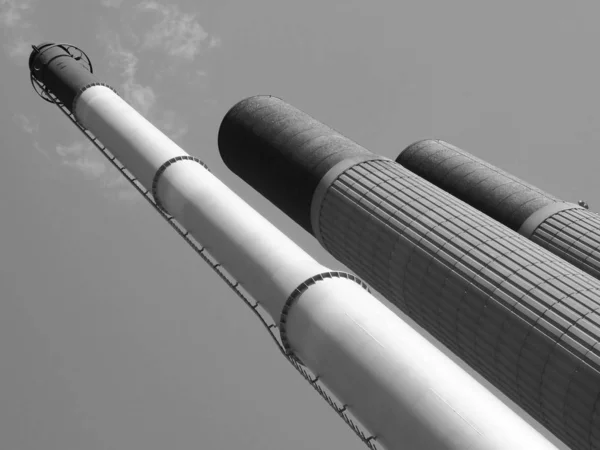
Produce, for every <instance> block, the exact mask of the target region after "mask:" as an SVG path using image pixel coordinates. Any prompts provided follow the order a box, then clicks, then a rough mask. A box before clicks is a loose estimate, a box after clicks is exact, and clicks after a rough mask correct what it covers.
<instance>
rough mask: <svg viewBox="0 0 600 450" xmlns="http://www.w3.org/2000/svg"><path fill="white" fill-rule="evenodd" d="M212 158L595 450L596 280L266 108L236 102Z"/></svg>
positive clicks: (282, 109)
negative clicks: (216, 157)
mask: <svg viewBox="0 0 600 450" xmlns="http://www.w3.org/2000/svg"><path fill="white" fill-rule="evenodd" d="M219 150H220V152H221V156H222V158H223V160H224V161H225V163H226V164H227V166H228V167H229V168H231V170H233V171H234V172H235V173H236V174H238V175H239V176H240V177H241V178H243V179H244V180H246V182H248V183H249V184H250V185H251V186H253V187H254V188H255V189H257V190H258V191H259V192H260V193H261V194H263V195H264V196H265V197H267V198H268V199H270V200H271V201H272V202H273V203H274V204H275V205H277V206H278V207H279V208H280V209H281V210H283V211H285V212H286V213H287V214H288V215H289V216H290V217H291V218H292V219H294V220H295V221H296V222H297V223H298V224H300V225H301V226H302V227H304V228H305V229H306V230H307V231H309V232H311V233H312V234H313V235H314V236H315V237H316V238H317V239H318V240H319V241H320V242H321V244H322V245H323V246H324V247H325V248H326V249H327V250H328V251H329V252H330V253H331V254H332V255H333V256H335V257H336V258H337V259H338V260H339V261H341V262H343V263H344V264H346V265H347V266H348V267H350V268H351V269H352V270H354V271H355V272H356V273H357V274H358V275H359V276H361V277H362V278H363V279H365V280H366V281H367V282H369V283H370V284H371V285H372V286H373V287H375V288H376V289H377V290H379V291H380V292H381V293H382V294H383V295H384V296H385V297H386V298H388V299H389V300H390V301H392V302H393V303H395V304H396V305H397V306H398V307H399V308H400V309H402V310H403V311H404V312H406V313H407V314H408V315H409V316H410V317H412V318H413V319H414V320H416V321H417V322H418V323H419V324H420V325H422V326H423V327H424V328H425V329H427V330H428V331H429V332H430V333H431V334H433V335H434V336H435V337H436V338H437V339H439V340H440V341H441V342H442V343H444V344H445V345H446V346H447V347H448V348H450V349H451V350H452V351H453V352H454V353H455V354H457V355H458V356H460V357H461V358H462V359H463V360H464V361H466V362H467V363H468V364H470V365H471V366H472V367H473V368H474V369H476V370H477V371H478V372H479V373H481V374H482V375H483V376H484V377H486V378H487V379H488V380H489V381H490V382H492V383H493V384H494V385H495V386H497V387H498V388H499V389H500V390H501V391H502V392H504V393H505V394H507V395H508V396H509V397H510V398H512V399H513V400H514V401H515V402H516V403H517V404H519V405H521V406H522V407H523V408H524V409H525V410H527V411H528V412H529V413H530V414H532V415H533V417H535V418H536V419H537V420H538V421H540V422H541V423H542V424H544V425H545V426H546V427H547V428H548V429H549V430H550V431H552V432H553V433H554V434H555V435H557V436H558V437H560V438H561V439H562V440H563V441H564V442H566V443H567V444H568V445H570V446H571V447H572V448H573V449H575V450H583V449H599V448H600V402H599V398H600V343H599V338H600V328H599V326H598V325H599V324H600V316H599V314H598V310H599V309H600V282H598V281H597V280H595V279H594V278H592V277H590V276H589V275H587V274H585V273H583V272H581V271H580V270H579V269H577V268H576V267H574V266H573V265H571V264H569V263H567V262H565V261H564V260H562V259H560V258H558V257H557V256H555V255H553V254H551V253H549V252H548V251H546V250H544V249H542V248H541V247H539V246H538V245H536V244H534V243H532V242H531V241H529V240H527V239H526V238H524V237H523V236H521V235H519V234H517V233H516V232H514V231H513V230H511V229H509V228H508V227H505V226H504V225H502V224H500V223H499V222H497V221H495V220H493V219H491V218H489V217H488V216H486V215H484V214H483V213H481V212H479V211H477V210H476V209H475V208H472V207H471V206H469V205H467V204H465V203H463V202H462V201H460V200H458V199H457V198H456V197H454V196H452V195H450V194H448V193H446V192H444V191H443V190H441V189H439V188H437V187H435V186H434V185H432V184H431V183H429V182H427V181H426V180H424V179H422V178H421V177H419V176H417V175H415V174H414V173H412V172H410V171H409V170H407V169H405V168H403V167H402V166H400V165H399V164H396V163H395V162H394V161H393V160H390V159H387V158H383V157H381V156H378V155H375V154H373V153H371V152H369V151H368V150H366V149H364V148H362V147H360V146H359V145H358V144H356V143H354V142H352V141H351V140H349V139H347V138H345V137H344V136H342V135H340V134H339V133H337V132H335V131H333V130H331V129H330V128H328V127H326V126H325V125H323V124H321V123H319V122H318V121H316V120H314V119H313V118H311V117H310V116H308V115H307V114H305V113H303V112H302V111H299V110H298V109H296V108H294V107H292V106H290V105H288V104H286V103H285V102H283V101H282V100H279V99H277V98H273V97H265V96H261V97H252V98H249V99H246V100H244V101H242V102H240V103H238V104H237V105H235V106H234V107H233V108H232V109H231V110H230V111H229V112H228V113H227V115H226V116H225V118H224V119H223V122H222V124H221V129H220V131H219ZM399 344H400V345H403V343H399ZM431 370H433V371H435V370H437V368H436V367H435V366H432V367H431Z"/></svg>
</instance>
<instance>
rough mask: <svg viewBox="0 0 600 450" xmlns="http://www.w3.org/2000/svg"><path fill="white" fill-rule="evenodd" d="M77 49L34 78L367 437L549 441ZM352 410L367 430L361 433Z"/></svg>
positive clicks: (428, 447) (60, 52) (487, 446)
mask: <svg viewBox="0 0 600 450" xmlns="http://www.w3.org/2000/svg"><path fill="white" fill-rule="evenodd" d="M75 54H76V52H75V51H73V47H72V46H65V45H53V44H43V45H41V46H39V47H36V48H34V51H33V53H32V55H31V58H30V69H31V73H32V82H33V83H34V86H37V88H38V89H41V91H39V92H40V93H41V94H42V95H43V96H44V98H46V99H47V100H49V101H51V102H53V103H54V102H55V103H57V104H58V106H59V107H60V108H61V109H63V112H64V110H65V109H66V110H68V111H70V113H72V116H70V117H71V118H72V119H73V120H74V121H75V123H76V125H77V126H78V127H82V129H83V130H85V132H86V134H87V133H88V132H91V133H93V136H94V138H95V139H98V140H99V141H100V142H101V143H102V144H104V146H106V147H107V148H108V149H109V150H110V152H111V153H112V155H113V156H114V157H116V159H117V160H119V161H121V162H122V163H124V164H125V167H126V168H127V170H128V171H129V172H130V173H131V174H132V175H133V176H134V177H135V180H136V182H137V183H140V184H141V185H142V186H143V187H144V188H145V191H144V195H145V196H146V195H150V193H151V196H152V198H153V205H154V206H155V207H156V208H157V209H158V210H159V211H160V212H161V213H163V212H165V213H166V214H167V218H168V220H169V222H171V223H172V222H173V221H176V222H177V223H178V224H179V225H178V227H179V226H180V227H182V228H183V231H185V233H183V232H182V230H181V228H177V229H178V231H180V233H181V234H182V235H183V236H187V235H191V236H193V237H194V238H195V240H196V241H197V242H199V243H202V245H204V246H206V247H202V249H201V250H199V253H201V254H202V255H203V254H204V252H205V251H206V248H208V252H210V254H211V255H212V256H213V257H214V259H216V260H217V261H218V264H215V265H214V266H213V268H215V269H216V267H217V266H222V267H224V268H225V269H226V270H227V274H226V275H227V277H225V276H224V278H225V280H226V281H227V282H228V283H229V285H230V287H232V288H233V289H234V290H236V292H237V293H238V294H239V293H240V291H239V290H238V286H241V287H242V288H241V289H243V290H244V291H245V293H249V294H250V295H251V296H252V298H253V299H254V300H255V301H256V303H255V304H254V303H253V302H249V305H250V306H251V307H252V308H253V310H255V311H256V310H257V309H259V306H260V307H261V308H260V309H261V310H263V311H265V312H266V314H267V315H268V316H270V319H269V318H268V317H263V316H262V315H261V319H262V320H263V323H264V324H265V326H267V327H268V329H269V330H272V329H273V328H275V327H276V326H278V328H279V339H280V342H279V341H278V345H279V346H280V349H281V351H282V352H283V353H284V354H285V355H286V357H287V358H288V359H289V360H290V362H291V363H292V364H293V365H294V367H295V368H296V369H297V370H298V371H299V372H300V373H302V374H303V375H304V376H305V377H306V378H307V379H308V380H309V382H310V383H311V385H312V386H313V387H315V389H317V391H318V392H319V393H321V395H322V396H323V397H324V398H325V400H327V401H328V403H329V404H330V405H331V406H332V407H334V409H335V411H336V412H337V413H338V414H339V415H340V416H341V417H342V418H344V420H345V421H346V423H348V424H349V425H351V426H352V427H353V429H354V430H355V431H356V432H357V434H358V435H359V436H360V437H361V439H362V440H363V442H364V443H365V444H367V445H368V446H369V447H370V448H372V449H375V448H376V447H375V444H374V443H375V442H377V444H378V445H379V444H381V445H382V446H384V447H385V448H388V449H390V450H400V449H404V448H406V446H407V445H409V446H410V448H411V449H415V450H463V449H471V450H504V449H520V450H552V449H555V447H554V446H553V445H551V444H550V443H548V441H547V440H546V439H545V438H544V437H542V436H541V435H540V434H539V433H537V432H536V431H535V430H534V429H533V428H532V427H530V426H529V425H528V424H527V423H526V422H525V421H524V420H523V419H521V418H520V417H518V416H517V415H516V414H515V413H514V412H512V411H511V410H510V409H509V408H508V407H507V406H506V405H504V404H503V403H502V402H501V401H500V400H498V399H497V398H496V397H495V396H494V395H493V394H492V393H490V392H489V391H488V390H487V389H485V388H484V387H483V386H481V385H480V384H479V383H477V382H476V381H475V380H474V379H473V378H472V377H471V376H470V375H468V374H467V373H466V372H465V371H464V370H462V369H461V368H460V367H458V366H457V365H456V364H454V363H453V362H452V361H451V360H450V359H449V358H447V357H446V356H445V355H444V354H443V353H441V352H440V351H439V350H438V349H436V348H435V347H434V346H433V345H431V344H430V343H429V342H428V341H427V340H426V339H425V338H424V337H422V336H421V335H420V334H419V333H417V332H416V331H415V330H414V329H412V328H411V327H410V326H408V325H407V324H406V323H405V322H403V321H402V320H400V319H399V318H398V317H397V316H396V315H395V314H394V313H393V312H392V311H390V310H389V309H387V308H386V307H385V306H383V305H382V304H381V303H380V302H379V301H377V299H376V298H374V297H373V296H372V295H371V294H370V293H369V292H368V290H367V289H366V285H365V284H364V283H363V282H362V281H361V280H359V279H358V278H356V277H355V276H354V275H351V274H348V273H344V272H340V271H332V270H329V269H328V268H326V267H324V266H322V265H321V264H319V263H318V262H317V261H315V260H314V259H313V258H311V257H310V255H308V254H307V253H305V252H304V251H303V250H302V249H301V248H299V247H298V246H297V245H296V244H295V243H294V242H293V241H291V240H290V239H289V238H287V237H286V236H285V235H283V234H282V233H281V232H280V231H279V230H278V229H277V228H275V227H274V226H273V225H272V224H271V223H269V222H268V221H267V220H266V219H265V218H264V217H262V216H261V215H259V214H258V213H257V212H256V211H255V210H253V209H252V208H251V207H250V206H249V205H248V204H246V203H244V202H243V201H242V200H241V199H240V198H239V197H238V196H237V195H235V194H234V193H233V192H232V191H231V190H229V189H228V188H227V187H226V186H225V185H224V184H223V183H221V182H220V181H219V180H218V179H217V178H216V177H215V176H214V175H212V174H211V173H210V172H209V171H208V170H207V169H206V167H205V166H204V164H203V163H202V162H201V161H199V160H198V159H197V158H195V157H192V156H190V155H188V154H187V153H186V152H185V151H184V150H183V149H181V148H180V147H179V146H177V144H175V143H174V142H173V141H171V140H170V139H169V138H168V137H166V136H165V135H164V134H162V133H161V132H160V131H159V130H158V129H157V128H155V127H154V126H153V125H152V124H151V123H150V122H148V121H147V120H146V119H145V118H144V117H142V116H141V115H140V114H139V113H137V112H136V111H135V110H134V109H133V108H132V107H131V106H130V105H128V104H127V103H126V102H125V101H124V100H123V99H121V98H120V97H119V96H118V95H117V94H116V93H115V92H114V91H113V90H111V89H110V88H109V87H107V86H105V85H103V84H102V83H99V82H98V81H97V80H96V78H95V77H94V76H93V75H92V74H91V73H90V71H88V70H86V69H85V68H83V66H82V65H81V64H80V63H79V61H82V60H85V61H87V63H88V64H87V65H88V68H89V69H91V64H89V60H87V57H85V56H84V55H83V54H82V56H81V58H78V57H75ZM94 142H95V141H94ZM111 159H112V158H111ZM198 249H199V248H198V247H196V250H198ZM218 271H219V273H220V274H221V275H223V272H220V269H219V270H218ZM229 277H233V278H234V279H235V280H237V281H236V282H235V284H234V283H233V282H232V281H231V280H230V279H229ZM242 298H244V299H245V297H244V296H242ZM267 320H269V322H272V323H271V324H270V325H268V324H267V322H266V321H267ZM304 367H307V368H308V369H310V371H311V372H312V373H313V374H315V378H312V377H310V376H307V372H306V371H305V369H304ZM432 367H435V369H436V370H432ZM321 383H322V384H321ZM323 386H325V387H326V388H328V390H329V392H332V393H333V394H334V395H335V397H337V399H338V400H339V401H340V402H341V404H340V405H337V404H336V403H335V402H334V401H332V400H331V397H330V396H329V394H327V392H326V391H324V390H323ZM348 412H351V413H352V415H353V416H354V417H355V418H357V419H358V420H359V421H360V422H361V423H362V424H363V425H364V426H365V427H366V429H368V430H369V431H370V432H371V433H373V434H374V435H373V436H371V437H366V436H365V435H363V434H362V432H360V430H359V429H358V428H356V426H355V425H354V423H353V422H352V421H351V420H350V419H348V416H347V413H348ZM200 447H202V445H201V443H200Z"/></svg>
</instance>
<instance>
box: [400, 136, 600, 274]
mask: <svg viewBox="0 0 600 450" xmlns="http://www.w3.org/2000/svg"><path fill="white" fill-rule="evenodd" d="M396 162H398V163H399V164H401V165H402V166H403V167H405V168H406V169H408V170H410V171H411V172H413V173H415V174H417V175H419V176H421V177H422V178H424V179H425V180H427V181H429V182H430V183H433V184H434V185H436V186H437V187H439V188H441V189H443V190H444V191H446V192H448V193H450V194H452V195H454V196H455V197H457V198H459V199H460V200H463V201H464V202H466V203H468V204H469V205H471V206H473V207H475V208H477V209H478V210H479V211H481V212H483V213H485V214H487V215H488V216H490V217H492V218H493V219H496V220H497V221H499V222H500V223H502V224H504V225H506V226H507V227H509V228H511V229H513V230H515V231H516V230H520V231H519V232H521V227H522V226H523V224H524V223H526V222H527V221H528V219H530V218H532V217H534V216H535V214H536V212H537V213H542V214H545V211H543V210H544V208H547V207H550V208H552V205H561V204H565V203H564V202H563V201H562V200H560V199H558V198H556V197H554V196H552V195H550V194H548V193H546V192H544V191H542V190H541V189H539V188H537V187H535V186H532V185H530V184H528V183H526V182H524V181H522V180H520V179H519V178H517V177H515V176H514V175H511V174H509V173H507V172H505V171H503V170H501V169H499V168H497V167H495V166H493V165H491V164H489V163H487V162H485V161H482V160H481V159H479V158H476V157H475V156H473V155H471V154H469V153H467V152H466V151H464V150H462V149H460V148H458V147H455V146H454V145H451V144H449V143H447V142H444V141H439V140H432V139H426V140H423V141H419V142H416V143H414V144H412V145H410V146H408V147H407V148H406V149H405V150H404V151H403V152H402V153H401V154H400V155H399V156H398V158H397V159H396ZM536 220H537V219H536ZM539 220H540V222H541V225H540V226H539V227H537V228H536V230H535V232H534V233H533V235H529V234H527V233H522V234H524V235H525V236H527V237H529V238H530V239H531V240H533V241H534V242H536V243H537V244H539V245H540V246H542V247H544V248H545V249H547V250H549V251H551V252H552V253H554V254H555V255H558V256H560V257H561V258H563V259H565V260H566V261H569V262H570V263H572V264H574V265H575V266H577V267H579V268H580V269H581V270H583V271H585V272H587V273H589V274H590V275H592V276H593V277H595V278H598V279H600V216H598V215H597V214H595V213H593V212H591V211H588V210H584V209H573V210H566V211H562V212H560V213H555V212H552V211H549V212H548V215H547V216H542V217H540V218H539ZM540 222H537V223H540ZM536 225H537V224H536ZM534 226H535V225H534Z"/></svg>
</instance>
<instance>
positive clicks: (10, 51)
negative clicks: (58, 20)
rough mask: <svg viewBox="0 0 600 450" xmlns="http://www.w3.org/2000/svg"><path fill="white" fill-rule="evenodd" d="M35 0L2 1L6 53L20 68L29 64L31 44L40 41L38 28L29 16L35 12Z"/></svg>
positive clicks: (1, 24)
mask: <svg viewBox="0 0 600 450" xmlns="http://www.w3.org/2000/svg"><path fill="white" fill-rule="evenodd" d="M34 6H35V1H34V0H0V28H1V29H2V31H3V34H4V44H3V45H2V47H3V49H4V53H5V54H6V56H8V58H10V59H11V60H12V61H14V62H15V63H16V64H17V65H19V66H24V65H26V64H27V58H28V57H29V53H30V52H31V46H30V44H31V43H32V42H34V41H37V40H38V37H39V36H38V31H37V28H36V27H34V26H32V23H31V22H30V20H29V16H30V15H31V14H32V13H33V12H34V9H35V8H34Z"/></svg>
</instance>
